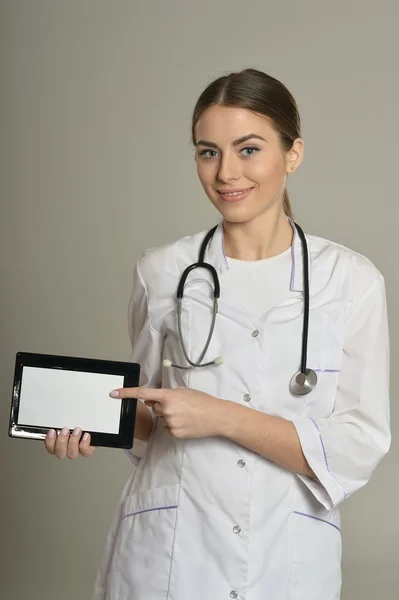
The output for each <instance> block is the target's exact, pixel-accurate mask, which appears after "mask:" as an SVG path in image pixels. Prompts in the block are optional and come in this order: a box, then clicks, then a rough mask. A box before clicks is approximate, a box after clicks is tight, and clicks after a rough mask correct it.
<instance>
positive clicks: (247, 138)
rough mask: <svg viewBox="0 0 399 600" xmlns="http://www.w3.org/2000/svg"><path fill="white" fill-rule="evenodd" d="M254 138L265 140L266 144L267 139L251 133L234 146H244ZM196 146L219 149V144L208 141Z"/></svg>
mask: <svg viewBox="0 0 399 600" xmlns="http://www.w3.org/2000/svg"><path fill="white" fill-rule="evenodd" d="M253 138H256V139H258V140H263V141H264V142H266V140H265V138H263V137H262V136H260V135H257V134H256V133H249V134H248V135H244V137H241V138H239V139H238V140H234V142H233V146H239V145H240V144H243V143H244V142H247V141H248V140H251V139H253ZM196 146H210V147H211V148H218V145H217V144H215V143H214V142H207V141H206V140H199V141H198V142H197V143H196Z"/></svg>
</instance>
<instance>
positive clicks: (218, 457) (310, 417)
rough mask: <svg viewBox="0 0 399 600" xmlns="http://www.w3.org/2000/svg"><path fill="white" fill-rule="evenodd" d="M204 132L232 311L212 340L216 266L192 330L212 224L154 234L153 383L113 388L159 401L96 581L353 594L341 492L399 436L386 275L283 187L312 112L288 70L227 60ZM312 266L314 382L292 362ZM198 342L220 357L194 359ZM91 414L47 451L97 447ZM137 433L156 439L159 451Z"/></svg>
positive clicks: (145, 350)
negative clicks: (166, 239)
mask: <svg viewBox="0 0 399 600" xmlns="http://www.w3.org/2000/svg"><path fill="white" fill-rule="evenodd" d="M192 135H193V142H194V145H195V149H196V163H197V169H198V175H199V178H200V180H201V183H202V185H203V187H204V190H205V193H206V194H207V196H208V198H209V199H210V200H211V202H212V203H213V205H214V206H215V208H216V209H217V210H218V211H219V212H220V214H221V216H222V221H221V223H219V225H218V226H217V228H216V230H215V231H214V233H213V235H212V236H211V237H210V239H209V241H208V243H207V245H206V249H205V256H204V259H205V261H206V263H208V264H210V265H212V266H213V267H214V269H215V270H216V275H217V276H218V278H219V280H220V299H219V304H218V313H217V315H216V320H215V329H214V332H213V335H212V337H211V340H210V343H209V345H208V348H207V350H206V353H205V355H204V352H203V349H204V346H206V344H207V340H208V333H209V328H210V325H211V320H212V310H213V290H214V280H213V276H212V273H211V272H210V271H209V270H207V269H205V268H202V267H200V268H197V269H194V270H192V271H191V272H190V273H189V275H188V277H187V280H186V282H185V285H184V299H183V301H182V302H181V323H180V325H181V337H182V340H183V344H182V343H181V339H180V336H179V322H178V318H177V316H176V291H177V288H178V284H179V280H180V278H181V275H182V273H183V272H184V270H185V269H186V268H187V267H188V266H189V265H191V264H192V263H196V262H197V261H198V255H199V252H200V247H201V245H202V244H203V242H204V238H205V235H206V233H207V232H201V233H199V234H197V235H193V236H190V237H186V238H183V239H182V240H179V241H178V242H176V243H172V244H168V245H166V246H164V247H161V248H155V249H151V250H149V251H147V252H146V253H145V254H144V256H143V257H142V258H141V259H140V260H139V261H138V263H137V265H136V268H135V271H134V285H133V293H132V297H131V303H130V309H129V326H130V333H131V340H132V347H133V354H132V360H133V361H134V362H138V363H140V365H141V382H140V385H141V387H140V388H135V389H127V390H114V391H113V392H112V393H111V395H112V396H114V397H119V398H121V397H124V396H126V397H132V396H133V397H138V398H140V399H141V400H142V401H143V402H139V403H138V411H137V422H136V431H135V437H136V442H135V445H134V447H133V449H132V452H131V453H130V454H131V456H132V459H133V460H134V462H135V463H136V464H138V466H137V469H136V470H135V472H134V474H133V475H132V476H131V478H130V480H129V481H128V482H127V484H126V487H125V490H124V492H123V496H122V499H121V503H120V507H119V509H118V512H117V515H116V518H115V521H114V524H113V527H112V529H111V531H110V534H109V538H108V542H107V547H106V552H105V554H104V558H103V562H102V565H101V568H100V571H99V574H98V578H97V583H96V588H95V594H94V598H95V600H130V599H134V600H158V599H161V598H162V599H165V598H169V599H173V600H188V599H190V600H196V599H198V600H199V599H201V600H203V599H204V598H205V599H206V600H222V599H223V598H239V599H244V598H245V600H264V599H265V598H270V599H272V600H305V599H306V600H336V599H338V598H339V596H340V586H341V570H340V562H341V537H340V531H339V526H340V523H339V522H340V517H339V505H340V503H341V502H342V501H343V500H345V499H346V498H347V497H349V496H350V495H351V494H353V492H355V491H356V490H357V489H359V488H360V487H362V486H363V485H365V484H366V483H367V481H368V480H369V479H370V476H371V474H372V472H373V470H374V469H375V467H376V466H377V464H378V463H379V461H380V460H381V458H382V457H383V456H384V455H385V453H386V452H387V451H388V449H389V446H390V431H389V403H388V334H387V316H386V301H385V288H384V280H383V277H382V276H381V274H380V273H379V272H378V270H377V269H376V268H375V267H374V266H373V265H372V264H371V263H370V262H369V261H368V260H367V259H366V258H364V257H363V256H360V255H359V254H357V253H355V252H352V251H351V250H348V249H347V248H344V247H342V246H340V245H338V244H335V243H333V242H330V241H327V240H324V239H321V238H318V237H315V236H306V247H304V245H303V240H302V241H301V236H300V231H299V230H297V228H296V227H295V225H294V223H293V221H292V215H291V208H290V202H289V198H288V194H287V191H286V178H287V175H288V174H291V173H294V172H295V171H296V170H297V169H298V168H299V166H300V164H301V162H302V158H303V141H302V139H301V137H300V120H299V115H298V110H297V106H296V103H295V100H294V98H293V97H292V95H291V94H290V93H289V91H288V90H287V89H286V88H285V87H284V86H283V85H282V84H281V83H280V82H279V81H277V80H276V79H274V78H272V77H270V76H268V75H266V74H264V73H262V72H259V71H256V70H254V69H246V70H244V71H242V72H239V73H232V74H230V75H228V76H225V77H221V78H219V79H217V80H216V81H214V82H213V83H211V84H210V85H209V86H208V87H207V89H206V90H205V91H204V92H203V94H202V95H201V96H200V98H199V100H198V102H197V105H196V107H195V110H194V114H193V123H192ZM306 248H307V249H308V253H309V258H308V260H307V259H306ZM306 266H308V267H309V274H308V275H309V281H310V290H309V292H310V293H309V295H310V315H309V336H308V349H307V357H306V358H307V368H308V369H311V372H310V373H309V372H308V371H307V373H308V375H309V377H310V379H309V381H305V383H304V381H303V380H301V377H299V378H298V377H294V378H293V374H294V373H296V372H297V371H298V369H299V367H300V365H301V358H302V333H303V319H304V296H305V292H306V285H307V273H306ZM202 355H204V356H202ZM187 359H189V360H191V362H192V363H198V362H202V363H207V362H208V363H210V365H209V366H208V367H198V368H191V369H181V368H178V367H179V366H180V367H182V366H183V367H188V366H189V362H188V361H187ZM312 377H313V379H312ZM315 384H316V385H315ZM295 385H297V389H296V390H295ZM306 385H307V386H308V389H307V390H304V386H305V387H306ZM301 386H302V387H301ZM304 391H310V393H307V394H303V392H304ZM74 433H75V435H72V436H71V437H70V438H69V433H68V431H64V433H62V434H60V435H59V436H58V438H56V436H55V434H54V432H53V433H52V436H53V437H52V438H51V437H50V435H49V437H48V439H47V440H46V446H47V450H48V451H49V452H50V453H52V454H55V455H56V456H58V457H64V456H69V457H70V458H75V457H77V456H78V455H79V454H83V455H90V454H91V453H92V452H93V450H94V449H93V448H92V447H90V438H89V437H87V439H85V440H82V441H80V436H81V433H82V432H81V430H80V429H77V430H76V431H75V432H74ZM137 440H138V441H140V440H142V441H147V440H148V444H147V446H146V448H145V451H144V455H143V456H142V458H140V452H139V449H138V446H137Z"/></svg>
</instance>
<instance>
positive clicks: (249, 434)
mask: <svg viewBox="0 0 399 600" xmlns="http://www.w3.org/2000/svg"><path fill="white" fill-rule="evenodd" d="M224 402H225V406H224V407H223V414H224V416H223V420H222V422H221V426H220V427H221V430H220V435H222V436H224V437H228V438H230V439H232V440H234V441H235V442H237V444H241V445H242V446H245V447H246V448H249V450H252V451H253V452H256V453H257V454H260V455H261V456H264V457H265V458H267V459H269V460H271V461H273V462H274V463H276V464H278V465H280V466H281V467H283V468H284V469H287V470H289V471H292V472H294V473H298V474H300V475H306V476H308V477H312V478H315V474H314V473H313V471H312V469H311V468H310V467H309V465H308V462H307V460H306V458H305V456H304V454H303V452H302V448H301V444H300V441H299V438H298V434H297V432H296V429H295V426H294V424H293V423H291V421H288V420H286V419H282V418H280V417H273V416H271V415H267V414H265V413H262V412H259V411H257V410H253V409H251V408H247V407H245V406H241V405H240V404H236V403H235V402H230V401H224Z"/></svg>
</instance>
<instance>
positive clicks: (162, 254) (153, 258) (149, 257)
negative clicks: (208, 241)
mask: <svg viewBox="0 0 399 600" xmlns="http://www.w3.org/2000/svg"><path fill="white" fill-rule="evenodd" d="M207 231H208V230H204V231H201V232H198V233H195V234H193V235H188V236H185V237H182V238H180V239H178V240H175V241H173V242H169V243H167V244H164V245H161V246H154V247H152V248H147V249H146V250H145V251H144V252H143V254H142V256H141V258H140V259H139V260H138V262H137V268H138V271H139V273H140V275H141V277H142V279H143V281H144V282H145V284H146V285H148V284H151V287H154V286H155V287H157V283H158V285H163V283H164V282H165V280H168V279H169V280H170V281H174V280H175V279H176V278H177V277H179V278H180V276H181V270H182V267H183V270H184V265H185V266H187V265H189V264H191V263H193V262H196V261H197V259H198V252H199V248H200V245H201V242H202V240H203V238H204V236H205V235H206V232H207Z"/></svg>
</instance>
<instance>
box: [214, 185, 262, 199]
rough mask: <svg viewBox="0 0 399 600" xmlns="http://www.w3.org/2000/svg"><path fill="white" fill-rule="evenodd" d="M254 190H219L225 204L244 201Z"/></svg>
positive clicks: (250, 188)
mask: <svg viewBox="0 0 399 600" xmlns="http://www.w3.org/2000/svg"><path fill="white" fill-rule="evenodd" d="M252 190H253V188H252V187H249V188H233V189H230V190H217V192H218V195H219V197H220V198H221V199H222V200H223V201H224V202H238V201H239V200H244V198H247V196H248V195H249V194H250V193H251V192H252Z"/></svg>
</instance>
